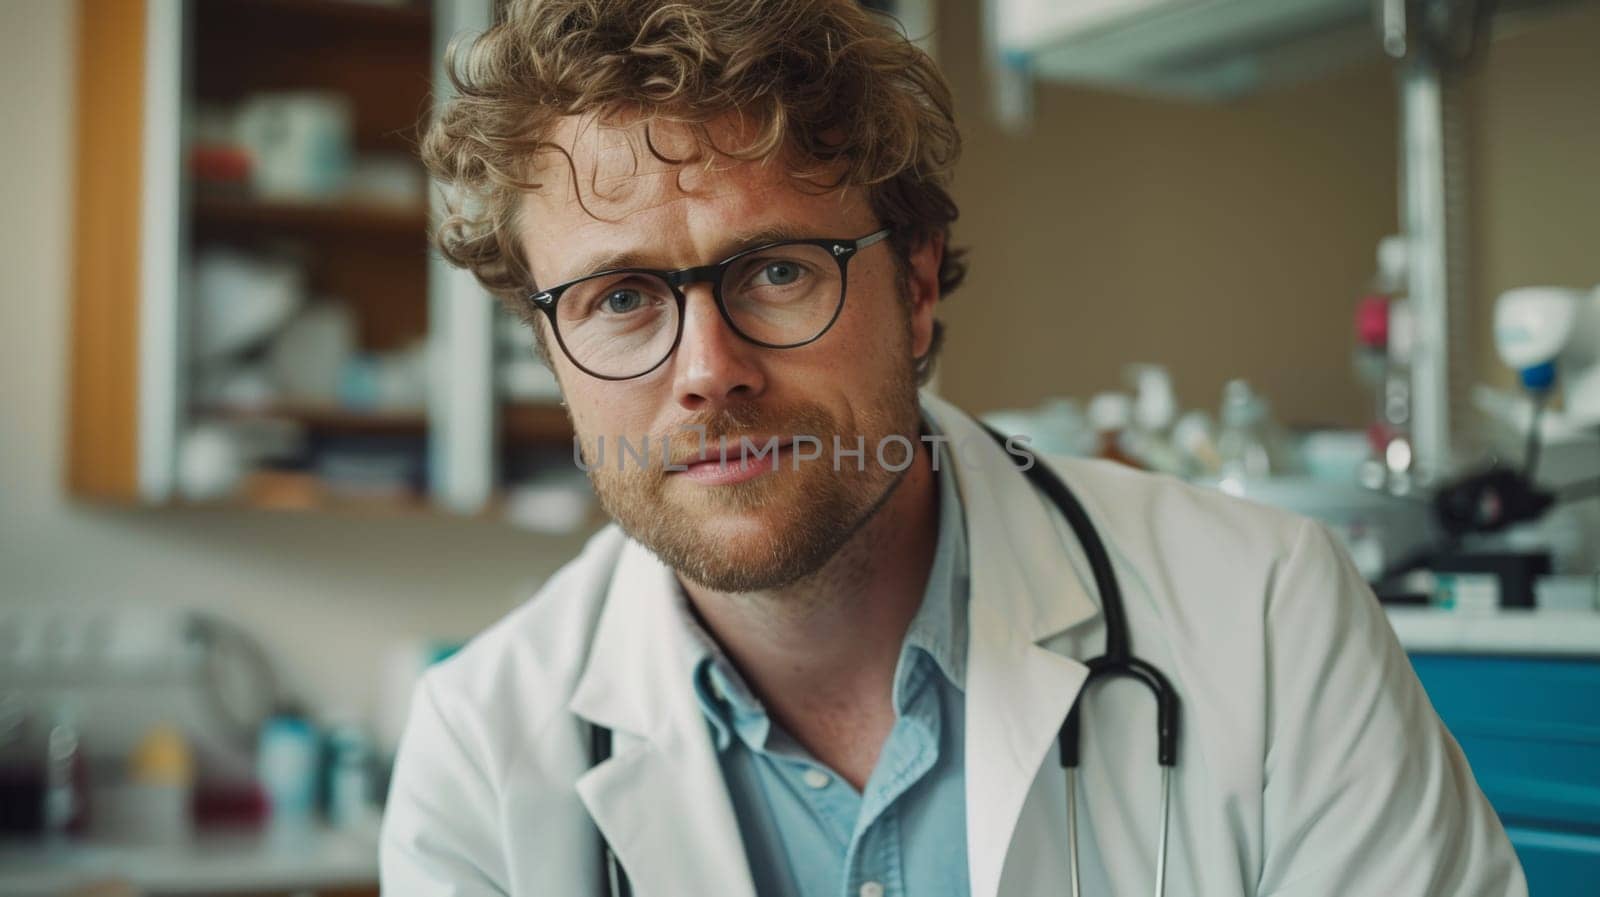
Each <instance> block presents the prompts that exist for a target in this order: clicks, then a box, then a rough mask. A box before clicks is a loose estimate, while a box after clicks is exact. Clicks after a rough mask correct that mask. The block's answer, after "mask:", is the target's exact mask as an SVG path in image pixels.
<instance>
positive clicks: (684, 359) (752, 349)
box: [673, 283, 766, 411]
mask: <svg viewBox="0 0 1600 897" xmlns="http://www.w3.org/2000/svg"><path fill="white" fill-rule="evenodd" d="M684 297H685V298H684V304H683V316H684V320H683V336H682V338H681V339H680V340H679V341H678V349H677V358H676V359H674V362H675V363H674V365H673V394H674V395H675V396H676V397H677V400H678V404H680V405H682V406H683V407H684V408H686V409H688V410H690V411H701V410H707V409H716V408H718V407H721V406H723V405H727V404H730V403H734V402H742V401H748V400H750V399H753V398H755V397H756V396H759V395H760V394H761V393H762V392H763V391H764V390H765V389H766V378H765V377H764V376H763V374H762V372H761V368H760V366H759V365H758V364H757V363H756V353H757V352H759V351H760V349H761V347H760V346H757V345H755V344H754V343H751V342H747V341H746V340H745V339H744V338H743V337H741V336H739V334H737V333H734V332H733V329H732V328H731V327H729V326H728V322H727V321H725V320H723V318H722V313H721V312H720V311H718V310H717V303H716V299H715V298H713V296H712V293H711V285H710V284H708V283H697V284H692V285H690V286H689V287H688V288H686V289H685V290H684Z"/></svg>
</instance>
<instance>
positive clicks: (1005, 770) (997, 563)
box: [923, 395, 1099, 897]
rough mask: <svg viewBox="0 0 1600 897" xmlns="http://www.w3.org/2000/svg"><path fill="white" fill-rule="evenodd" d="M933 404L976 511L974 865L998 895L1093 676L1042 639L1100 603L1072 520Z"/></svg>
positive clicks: (951, 412) (990, 895) (990, 892)
mask: <svg viewBox="0 0 1600 897" xmlns="http://www.w3.org/2000/svg"><path fill="white" fill-rule="evenodd" d="M923 407H924V408H925V409H927V410H928V411H929V412H930V413H932V414H933V415H934V416H935V417H936V419H937V420H938V421H939V423H940V425H941V426H942V427H943V428H944V430H945V432H946V433H947V434H949V436H950V439H951V442H952V446H953V448H954V451H953V453H952V454H954V455H955V458H956V485H957V486H958V487H959V488H960V490H961V500H962V504H963V506H964V507H965V509H966V512H967V533H968V539H969V542H970V550H971V559H972V603H971V610H970V612H969V613H970V624H971V625H970V636H969V638H970V642H969V644H968V666H967V706H966V726H967V731H966V736H965V737H966V756H967V771H966V772H967V777H966V791H967V866H968V874H969V876H970V878H971V883H972V894H973V897H994V895H996V894H998V893H999V889H1000V878H1001V872H1002V871H1003V869H1004V866H1005V858H1006V852H1007V849H1008V848H1009V847H1010V845H1011V841H1012V837H1013V835H1014V834H1015V832H1016V829H1017V826H1018V822H1019V820H1020V818H1021V814H1022V806H1023V802H1024V800H1025V798H1026V797H1027V794H1028V790H1029V788H1030V787H1031V786H1032V784H1033V780H1034V778H1035V777H1036V776H1037V774H1038V772H1039V769H1040V766H1041V765H1042V764H1043V763H1044V762H1046V761H1047V759H1048V757H1049V755H1050V752H1051V746H1052V745H1053V744H1054V743H1055V740H1056V735H1057V733H1058V732H1059V731H1060V728H1061V723H1062V721H1063V720H1065V719H1066V716H1067V711H1069V710H1070V709H1071V708H1072V703H1073V701H1074V700H1076V699H1077V696H1078V691H1079V690H1080V689H1081V688H1082V687H1083V683H1084V680H1085V679H1086V678H1087V677H1088V668H1087V667H1086V666H1084V665H1083V664H1082V663H1080V662H1078V661H1077V660H1074V659H1072V658H1070V657H1066V656H1064V655H1061V654H1057V653H1055V652H1053V651H1051V650H1049V649H1047V648H1045V647H1043V646H1042V645H1041V642H1044V641H1045V640H1047V639H1050V638H1052V637H1053V636H1056V635H1058V634H1060V633H1062V632H1064V631H1066V630H1067V629H1069V628H1071V627H1074V626H1077V625H1079V624H1081V623H1083V622H1085V621H1087V620H1090V619H1092V618H1094V617H1096V616H1097V615H1098V613H1099V606H1098V605H1097V604H1096V602H1095V601H1094V600H1092V599H1091V598H1090V597H1089V591H1088V589H1087V588H1086V587H1085V583H1088V582H1093V579H1092V574H1090V573H1089V566H1088V562H1087V560H1086V559H1085V558H1084V556H1083V553H1082V550H1081V549H1080V548H1079V546H1078V541H1077V539H1076V538H1075V537H1073V535H1072V532H1071V528H1070V527H1069V526H1067V524H1066V523H1065V522H1063V521H1062V520H1061V519H1060V515H1059V514H1058V513H1056V511H1055V510H1054V507H1053V506H1052V505H1050V504H1049V501H1048V499H1046V498H1045V497H1044V496H1043V495H1042V494H1041V493H1040V492H1038V490H1036V489H1034V488H1033V485H1032V483H1030V482H1029V481H1028V479H1027V477H1026V476H1025V475H1023V474H1022V473H1021V472H1019V471H1018V470H1017V468H1016V466H1015V464H1014V463H1013V460H1012V458H1011V456H1010V455H1008V454H1007V453H1006V452H1005V451H1004V450H1003V449H1002V448H1001V447H1000V446H999V444H998V443H996V442H995V441H994V440H993V438H992V437H991V436H990V435H989V434H988V433H987V432H985V431H984V430H983V428H982V427H981V426H980V425H979V424H978V423H977V422H976V421H974V420H973V419H972V418H970V417H968V416H967V415H966V414H964V413H962V412H961V411H959V410H958V409H956V408H955V407H953V406H951V405H950V404H948V403H946V402H944V401H943V400H941V399H939V398H937V397H935V396H931V395H924V396H923ZM1036 463H1044V462H1043V461H1042V460H1039V461H1037V462H1036Z"/></svg>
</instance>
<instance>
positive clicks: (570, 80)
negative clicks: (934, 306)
mask: <svg viewBox="0 0 1600 897" xmlns="http://www.w3.org/2000/svg"><path fill="white" fill-rule="evenodd" d="M445 69H446V71H447V73H448V75H449V78H450V82H451V84H452V86H453V87H454V95H453V96H451V97H450V98H449V99H448V100H446V101H445V102H444V103H443V104H442V106H441V107H440V109H439V110H438V115H437V116H436V117H435V119H434V120H433V122H432V124H431V125H430V126H429V127H428V129H427V131H426V134H425V135H424V136H423V138H422V151H421V155H422V159H423V162H424V163H425V164H426V165H427V167H428V170H429V172H430V174H431V175H432V176H433V177H434V179H435V180H437V181H439V182H440V183H441V184H443V185H445V186H446V187H448V188H449V189H448V191H447V193H446V196H447V202H446V209H447V214H446V216H445V217H444V219H443V220H442V221H441V222H440V223H439V226H438V228H437V230H436V232H435V242H436V243H437V245H438V247H439V250H440V251H441V252H442V253H443V255H444V257H445V259H446V260H448V261H449V262H450V263H451V264H454V265H456V266H458V267H462V268H466V269H469V270H471V271H472V272H473V274H474V275H475V276H476V277H477V279H478V280H479V282H481V283H482V284H483V285H484V286H485V287H487V288H488V289H489V290H490V291H491V292H492V293H494V294H495V295H496V296H498V297H499V298H500V299H501V300H502V302H504V303H506V304H507V306H508V307H509V308H511V309H512V310H513V311H514V312H515V313H517V314H520V315H523V316H524V317H526V316H527V315H528V314H529V311H528V309H527V308H526V307H525V305H526V303H525V301H524V297H525V296H527V295H528V293H529V292H531V290H530V288H531V287H532V286H533V277H532V274H531V272H530V270H529V267H528V264H527V260H526V259H525V257H524V255H523V251H522V248H521V245H520V242H519V240H518V239H517V231H518V226H519V223H520V222H519V220H518V218H519V210H520V208H521V203H520V201H519V200H520V196H521V194H522V193H523V192H524V191H527V190H533V189H538V188H539V186H540V185H539V184H537V183H533V182H532V181H531V177H532V172H533V170H534V160H535V157H536V155H538V154H540V153H543V152H549V151H554V152H558V153H562V154H565V150H564V149H562V147H561V146H559V145H557V144H556V143H554V142H552V139H551V135H552V133H553V131H554V129H555V126H556V124H557V123H558V121H559V120H560V119H562V118H564V117H567V116H582V115H597V116H599V117H601V118H602V119H604V118H607V117H610V116H616V115H623V114H626V115H629V116H634V117H637V118H638V119H640V120H642V121H643V122H644V124H645V140H644V143H645V146H646V148H647V151H648V152H650V153H652V154H654V155H656V156H657V157H658V158H660V159H662V161H667V162H683V161H686V160H684V159H668V158H666V157H664V156H662V154H661V153H660V151H659V150H658V149H657V148H656V146H655V145H654V144H653V143H651V141H650V140H649V136H648V135H649V125H650V123H651V122H657V121H661V122H671V123H673V124H677V125H683V126H687V128H688V130H689V132H690V133H691V134H692V135H693V137H694V138H695V140H696V141H697V143H698V145H699V146H700V147H702V148H704V149H707V150H710V151H712V152H715V153H718V154H722V155H725V156H728V157H731V158H735V159H740V160H762V161H765V160H769V159H773V158H779V159H781V160H782V161H783V163H784V164H786V165H788V166H789V168H790V171H791V172H792V173H793V174H795V175H796V176H799V177H813V176H815V175H816V174H817V173H819V172H823V171H829V172H835V173H836V174H835V176H834V177H835V180H833V181H832V182H831V183H828V184H827V185H826V186H827V187H829V188H832V187H836V186H859V187H862V188H863V189H865V190H866V191H867V196H868V200H869V203H870V205H871V207H872V210H873V212H874V214H876V215H877V217H878V218H879V220H880V221H881V222H883V224H885V225H886V226H889V227H892V228H893V236H892V238H891V241H892V243H893V246H894V256H895V259H896V264H897V268H898V272H899V277H898V280H899V285H900V288H901V293H902V295H904V294H905V284H906V278H907V274H908V271H909V258H910V253H911V251H912V250H913V249H915V248H916V247H919V246H922V245H924V244H925V243H926V241H927V240H929V239H931V238H933V237H935V236H937V237H939V238H941V239H942V240H943V241H944V242H945V243H946V244H948V242H949V234H950V224H951V222H953V221H954V220H955V218H956V215H957V209H956V205H955V202H954V201H953V200H952V199H951V197H950V194H949V192H948V190H947V184H948V181H949V177H950V173H951V169H952V167H953V166H954V164H955V161H956V158H957V156H958V155H959V153H960V145H961V141H960V135H959V134H958V132H957V131H956V127H955V121H954V116H953V113H952V102H951V97H950V90H949V87H948V85H947V84H946V83H945V81H944V78H943V76H942V75H941V74H940V73H939V71H938V69H937V68H936V67H935V65H934V63H933V61H932V60H931V59H930V58H929V57H928V55H927V54H926V53H924V52H922V51H921V50H920V49H919V48H918V47H917V46H916V45H915V44H913V43H911V41H910V40H908V39H907V38H906V36H905V35H904V34H902V33H901V31H900V30H899V28H898V27H897V24H896V23H895V22H894V21H893V20H892V19H889V18H887V17H885V16H882V15H880V14H877V13H873V12H869V11H868V10H865V9H863V8H862V7H861V6H860V5H859V4H858V2H857V0H695V2H661V0H512V2H510V3H509V4H508V7H507V9H506V10H505V12H504V14H503V16H502V17H501V20H500V21H499V22H498V23H497V24H495V25H494V26H493V27H492V28H490V29H489V30H487V31H486V32H484V33H483V34H481V35H479V36H478V37H476V38H475V39H473V40H471V41H470V42H459V41H458V42H455V43H452V44H451V46H450V49H449V50H448V52H447V56H446V63H445ZM729 112H737V113H738V114H739V115H740V116H741V117H742V118H744V119H745V120H747V121H750V122H754V123H755V125H756V127H754V128H753V129H752V135H751V136H749V137H748V139H746V140H743V141H741V143H740V145H737V146H719V145H718V144H717V143H716V142H715V141H714V140H713V138H712V134H711V131H710V129H709V127H708V125H709V124H710V123H711V122H712V121H713V120H715V119H716V118H718V117H719V116H721V115H724V114H727V113H729ZM568 160H569V162H570V156H569V157H568ZM962 256H963V253H962V252H961V251H959V250H955V249H953V248H949V247H948V245H947V248H946V251H945V253H944V257H943V261H942V262H941V265H940V269H939V274H938V280H939V288H940V295H941V296H943V295H947V294H948V293H949V292H950V291H952V290H954V289H955V288H956V287H957V286H958V285H960V283H961V281H962V278H963V277H964V275H965V273H966V265H965V262H964V261H963V258H962ZM942 337H943V325H942V324H940V323H938V322H936V323H935V325H934V341H933V346H932V348H931V349H930V350H929V352H928V353H927V354H926V355H925V356H923V357H922V358H921V359H918V369H917V377H918V381H919V382H923V381H925V380H926V379H927V377H928V376H929V375H930V374H931V372H932V364H933V361H934V359H935V357H936V355H937V353H938V349H939V346H940V344H941V342H942ZM540 350H541V352H543V351H545V350H544V348H543V345H542V340H541V342H540Z"/></svg>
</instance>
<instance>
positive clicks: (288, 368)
mask: <svg viewBox="0 0 1600 897" xmlns="http://www.w3.org/2000/svg"><path fill="white" fill-rule="evenodd" d="M355 333H356V322H355V318H354V316H353V315H352V314H351V313H350V309H349V308H348V307H346V306H345V305H344V304H342V303H339V302H316V303H313V304H311V305H308V306H306V307H305V308H303V309H301V310H300V312H299V313H298V314H296V315H295V316H294V317H293V318H292V319H290V321H289V323H288V325H287V326H286V327H284V329H283V332H282V333H280V334H278V337H277V338H276V339H274V340H273V341H272V344H271V346H270V347H268V351H267V357H268V360H269V364H270V365H271V367H272V372H273V376H274V378H275V379H276V380H277V382H278V384H279V386H280V387H281V388H282V389H283V393H284V396H285V398H287V399H290V400H292V401H295V402H302V403H305V404H311V405H323V406H333V405H337V404H338V402H339V387H340V379H341V375H342V373H343V371H344V369H345V363H346V362H347V361H348V360H349V359H350V358H351V357H352V356H354V355H355V351H356V350H355V345H356V336H355Z"/></svg>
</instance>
